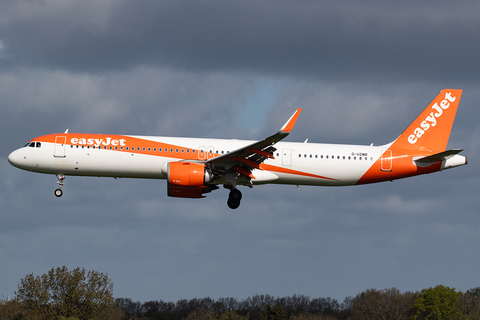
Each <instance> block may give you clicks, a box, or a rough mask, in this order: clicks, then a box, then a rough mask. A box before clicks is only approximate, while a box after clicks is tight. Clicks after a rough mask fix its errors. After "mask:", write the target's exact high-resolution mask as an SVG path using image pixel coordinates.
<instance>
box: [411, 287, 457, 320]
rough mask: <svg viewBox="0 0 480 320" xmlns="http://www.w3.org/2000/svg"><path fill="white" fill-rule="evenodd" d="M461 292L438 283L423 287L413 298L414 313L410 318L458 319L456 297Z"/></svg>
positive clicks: (428, 319) (427, 319) (430, 319)
mask: <svg viewBox="0 0 480 320" xmlns="http://www.w3.org/2000/svg"><path fill="white" fill-rule="evenodd" d="M461 295H462V294H461V293H460V292H458V293H457V292H456V291H455V288H449V287H446V286H443V285H438V286H436V287H435V288H428V289H423V290H422V292H421V294H420V295H419V296H418V297H417V298H416V299H415V304H414V306H413V307H414V310H415V315H414V316H413V317H412V319H414V320H415V319H426V320H434V319H438V320H443V319H459V318H461V313H460V312H459V310H458V309H459V308H458V307H459V304H458V297H459V296H461Z"/></svg>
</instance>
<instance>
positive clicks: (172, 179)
mask: <svg viewBox="0 0 480 320" xmlns="http://www.w3.org/2000/svg"><path fill="white" fill-rule="evenodd" d="M212 181H213V173H212V172H211V171H210V170H209V169H208V168H207V167H206V166H205V165H204V164H200V163H192V162H169V163H168V164H167V183H168V196H169V197H177V198H203V195H202V194H203V189H204V188H205V186H206V185H207V184H209V183H210V182H212Z"/></svg>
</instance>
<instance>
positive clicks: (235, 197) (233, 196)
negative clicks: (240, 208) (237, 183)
mask: <svg viewBox="0 0 480 320" xmlns="http://www.w3.org/2000/svg"><path fill="white" fill-rule="evenodd" d="M228 200H232V201H238V202H240V200H242V193H241V192H240V190H238V189H232V190H231V191H230V194H229V195H228Z"/></svg>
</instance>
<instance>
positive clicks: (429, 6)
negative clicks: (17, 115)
mask: <svg viewBox="0 0 480 320" xmlns="http://www.w3.org/2000/svg"><path fill="white" fill-rule="evenodd" d="M20 3H21V4H16V3H11V4H10V5H4V6H5V7H6V10H5V11H4V15H9V14H13V15H14V17H18V19H17V20H14V19H12V18H10V19H7V18H4V19H5V20H7V21H8V22H7V23H5V24H4V26H3V27H2V28H1V29H0V30H2V34H3V35H4V36H3V41H4V43H5V46H6V52H7V55H8V56H9V57H11V61H10V63H11V64H13V65H17V64H19V63H20V64H24V63H27V64H30V65H32V64H33V65H46V66H51V67H54V68H62V69H66V70H72V71H77V72H78V71H82V70H88V71H90V72H98V71H101V70H118V69H120V70H124V69H130V68H135V67H136V66H139V65H149V66H151V65H157V66H161V67H171V68H178V69H183V70H196V71H199V72H201V71H208V70H213V71H218V70H234V71H239V70H248V71H253V72H256V73H265V74H269V75H282V76H285V75H290V76H301V77H302V76H308V77H313V78H322V79H332V80H335V79H336V80H338V79H354V80H362V81H372V80H373V79H380V80H381V81H394V80H395V81H398V80H406V79H408V80H412V79H416V80H425V79H429V80H430V79H436V80H437V81H438V80H441V79H445V78H448V79H465V78H470V79H471V78H474V77H475V72H474V68H472V67H473V66H475V65H477V62H476V61H477V59H476V57H477V56H478V54H479V52H478V50H479V48H478V45H477V43H478V41H477V38H478V37H477V35H476V30H478V27H479V25H478V24H479V21H480V20H479V19H478V16H477V15H475V14H474V12H478V10H477V9H478V8H477V5H476V4H474V3H472V2H468V3H462V4H457V5H455V6H453V5H449V4H440V5H438V3H437V2H426V3H423V4H418V3H416V2H410V1H408V2H402V3H394V2H393V3H392V2H388V3H384V4H378V3H375V2H362V3H359V2H357V1H347V2H342V4H338V3H336V2H333V1H322V2H316V1H302V2H289V1H262V2H258V1H229V2H221V1H206V2H195V1H162V2H157V1H142V2H115V3H109V4H108V5H105V4H98V3H96V2H85V4H82V5H80V4H78V3H77V2H74V3H71V4H69V5H63V6H60V5H57V4H55V3H54V4H52V3H48V4H47V3H43V4H41V3H39V2H35V3H36V6H37V7H38V8H37V9H38V10H40V14H39V15H32V14H31V13H30V14H27V13H26V12H25V11H26V10H20V9H18V7H21V6H25V4H22V2H20ZM57 6H60V7H63V8H62V10H52V9H53V8H56V7H57ZM97 11H99V12H100V13H94V14H91V12H97ZM102 13H103V14H102Z"/></svg>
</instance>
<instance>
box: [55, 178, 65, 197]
mask: <svg viewBox="0 0 480 320" xmlns="http://www.w3.org/2000/svg"><path fill="white" fill-rule="evenodd" d="M56 176H57V180H58V182H57V183H58V189H55V191H54V194H55V196H56V197H57V198H60V197H61V196H62V195H63V190H62V187H63V185H64V184H65V176H64V175H63V174H57V175H56Z"/></svg>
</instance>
